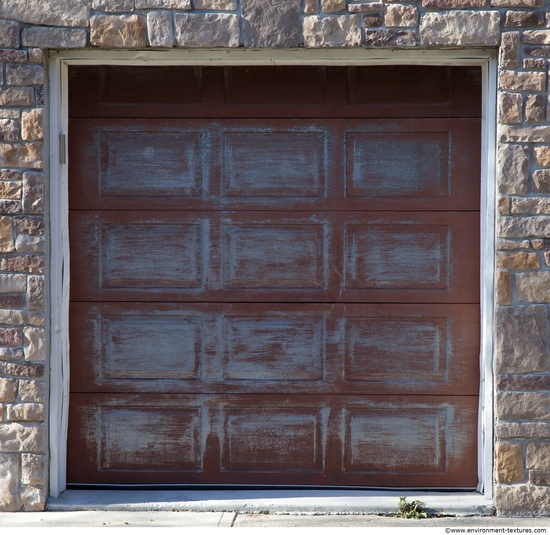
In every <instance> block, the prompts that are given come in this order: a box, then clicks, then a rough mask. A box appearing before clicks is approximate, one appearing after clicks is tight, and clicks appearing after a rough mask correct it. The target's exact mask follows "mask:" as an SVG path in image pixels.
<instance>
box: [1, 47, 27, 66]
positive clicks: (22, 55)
mask: <svg viewBox="0 0 550 535" xmlns="http://www.w3.org/2000/svg"><path fill="white" fill-rule="evenodd" d="M27 60H28V54H27V51H26V50H10V49H5V50H3V49H0V61H2V62H4V63H26V62H27Z"/></svg>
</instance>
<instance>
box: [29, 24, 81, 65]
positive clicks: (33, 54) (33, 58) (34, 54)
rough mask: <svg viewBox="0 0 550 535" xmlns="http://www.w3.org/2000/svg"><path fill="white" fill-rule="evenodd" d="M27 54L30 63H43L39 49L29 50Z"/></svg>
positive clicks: (42, 56)
mask: <svg viewBox="0 0 550 535" xmlns="http://www.w3.org/2000/svg"><path fill="white" fill-rule="evenodd" d="M84 31H85V30H84ZM27 52H28V54H29V61H30V62H32V63H42V62H43V61H44V52H43V50H42V49H41V48H29V49H28V50H27Z"/></svg>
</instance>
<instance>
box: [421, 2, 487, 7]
mask: <svg viewBox="0 0 550 535" xmlns="http://www.w3.org/2000/svg"><path fill="white" fill-rule="evenodd" d="M485 5H486V0H422V7H425V8H427V9H464V8H468V7H473V8H476V7H485Z"/></svg>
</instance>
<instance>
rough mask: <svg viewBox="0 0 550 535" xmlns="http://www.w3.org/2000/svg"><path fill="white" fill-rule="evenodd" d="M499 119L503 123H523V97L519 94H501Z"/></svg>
mask: <svg viewBox="0 0 550 535" xmlns="http://www.w3.org/2000/svg"><path fill="white" fill-rule="evenodd" d="M498 97H499V106H498V112H499V119H500V122H501V123H521V122H522V104H523V97H522V96H521V95H520V94H519V93H505V92H502V91H501V92H500V93H499V96H498Z"/></svg>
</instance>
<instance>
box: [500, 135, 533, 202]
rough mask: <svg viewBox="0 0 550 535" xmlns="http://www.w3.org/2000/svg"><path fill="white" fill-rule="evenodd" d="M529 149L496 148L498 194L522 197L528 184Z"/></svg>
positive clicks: (521, 146)
mask: <svg viewBox="0 0 550 535" xmlns="http://www.w3.org/2000/svg"><path fill="white" fill-rule="evenodd" d="M529 158H530V153H529V147H526V146H523V145H508V144H501V145H499V148H498V156H497V168H498V176H499V181H498V182H499V192H500V193H503V194H509V195H510V194H512V195H524V194H526V193H527V191H528V184H529Z"/></svg>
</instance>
